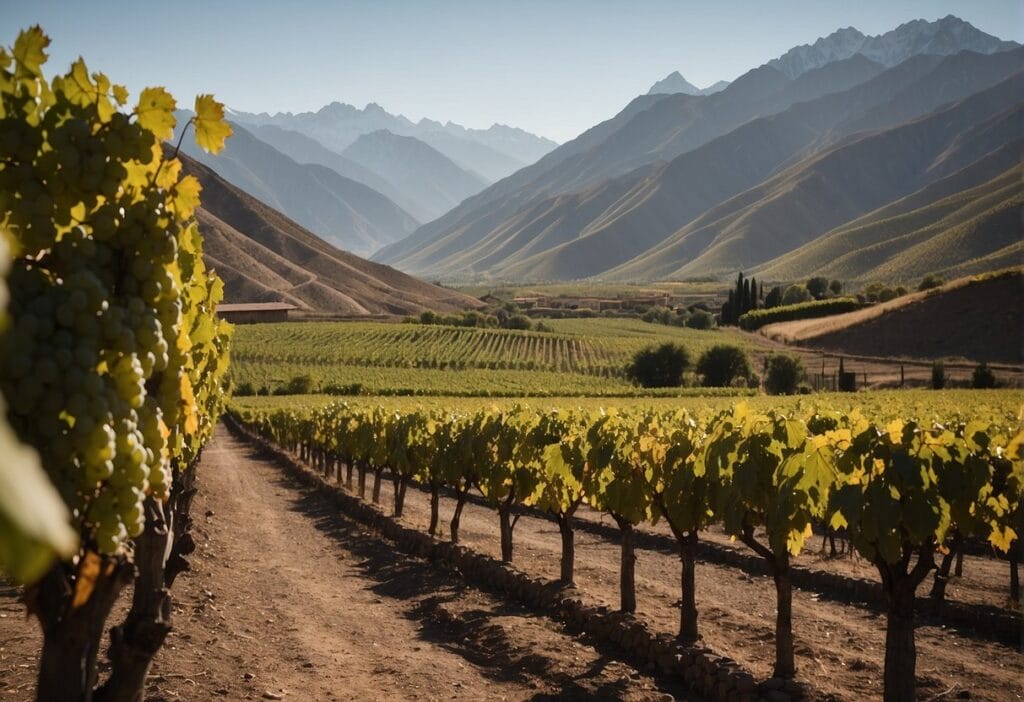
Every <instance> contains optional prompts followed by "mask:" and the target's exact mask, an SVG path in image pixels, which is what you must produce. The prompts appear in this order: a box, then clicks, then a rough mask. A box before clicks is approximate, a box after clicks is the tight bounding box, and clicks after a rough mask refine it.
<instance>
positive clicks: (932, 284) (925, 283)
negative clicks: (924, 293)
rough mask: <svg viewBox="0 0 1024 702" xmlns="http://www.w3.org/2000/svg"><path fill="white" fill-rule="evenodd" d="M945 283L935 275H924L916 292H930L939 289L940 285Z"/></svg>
mask: <svg viewBox="0 0 1024 702" xmlns="http://www.w3.org/2000/svg"><path fill="white" fill-rule="evenodd" d="M945 282H946V281H945V280H943V279H942V277H941V276H938V275H935V274H932V275H926V276H925V277H924V278H923V279H922V280H921V284H920V285H918V286H917V289H918V290H931V289H932V288H937V287H939V286H940V285H942V284H943V283H945Z"/></svg>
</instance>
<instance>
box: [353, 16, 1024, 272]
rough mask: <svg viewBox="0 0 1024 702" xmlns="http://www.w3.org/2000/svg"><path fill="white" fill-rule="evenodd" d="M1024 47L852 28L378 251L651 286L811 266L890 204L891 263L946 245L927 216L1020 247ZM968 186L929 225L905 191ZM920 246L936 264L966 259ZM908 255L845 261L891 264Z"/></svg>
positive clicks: (951, 32) (458, 267) (544, 163)
mask: <svg viewBox="0 0 1024 702" xmlns="http://www.w3.org/2000/svg"><path fill="white" fill-rule="evenodd" d="M1016 46H1017V45H1016V44H1013V43H1012V42H1002V41H1000V40H999V39H997V38H995V37H991V36H989V35H986V34H984V33H982V32H980V31H978V30H977V29H975V28H974V27H972V26H971V25H969V24H967V23H966V22H962V21H961V20H958V19H956V18H953V17H947V18H944V19H941V20H938V21H936V22H924V21H915V22H909V23H907V24H904V25H901V26H900V27H898V28H897V29H895V30H893V31H892V32H888V33H886V34H883V35H881V36H879V37H864V35H862V34H860V33H859V32H856V30H852V31H851V30H840V31H838V32H836V33H834V34H833V35H830V36H829V37H826V38H824V39H820V40H818V41H817V42H816V43H815V44H813V45H810V46H804V47H797V48H796V49H794V50H791V51H790V52H787V53H786V54H784V55H783V56H782V57H780V58H779V59H776V60H775V61H773V62H769V63H768V64H766V65H764V66H761V67H759V68H756V69H753V70H751V71H749V72H748V73H746V74H744V75H743V76H740V77H739V78H737V79H736V80H735V81H733V82H732V83H731V84H729V85H728V86H727V87H726V88H724V89H723V90H721V91H719V92H716V93H713V94H709V95H689V94H685V93H676V94H671V95H666V94H662V93H658V94H650V95H645V96H641V97H638V98H636V99H635V100H634V101H632V102H631V103H630V104H629V105H627V106H626V108H625V109H623V110H622V112H620V113H619V114H618V115H616V116H615V117H613V118H612V119H610V120H607V121H606V122H604V123H601V124H599V125H597V126H595V127H594V128H592V129H590V130H588V131H587V132H584V133H583V134H581V135H580V136H579V137H577V139H574V140H572V141H570V142H567V143H566V144H563V145H562V146H560V147H559V148H557V149H555V150H554V151H552V152H551V153H549V154H547V155H546V156H544V157H543V158H541V159H540V160H539V161H538V162H537V163H535V164H533V165H531V166H528V167H526V168H523V169H521V170H520V171H518V172H516V173H515V174H513V175H512V176H510V177H507V178H505V179H503V180H502V181H499V182H497V183H495V184H494V185H492V186H490V187H489V188H487V189H485V190H483V191H482V192H480V193H478V194H476V195H474V196H472V197H470V198H468V199H466V200H465V201H464V202H462V203H461V204H460V205H459V206H457V207H455V208H454V209H453V210H451V211H450V212H448V213H447V214H445V215H444V216H442V217H440V218H439V219H437V220H435V221H432V222H428V223H426V224H424V225H423V226H421V227H420V228H419V229H417V231H416V232H415V233H413V234H412V235H410V236H409V237H407V238H405V239H403V240H400V241H397V242H395V243H393V244H389V245H387V246H385V247H384V248H383V249H382V250H381V251H379V252H378V253H377V254H375V255H374V257H373V258H374V259H375V260H379V261H382V262H387V263H390V264H392V265H395V266H397V267H399V268H401V269H403V270H407V271H409V272H411V273H414V274H418V275H429V276H433V277H439V278H442V279H448V280H463V279H495V280H534V281H542V280H567V279H579V278H613V279H617V280H649V279H655V278H680V277H684V278H685V277H702V276H707V275H717V276H724V275H730V274H734V272H735V271H736V270H738V269H741V268H743V269H750V268H754V267H758V266H761V267H763V270H764V271H765V272H770V273H771V274H772V275H780V276H781V275H782V274H783V273H785V274H786V275H787V276H793V277H800V276H802V275H804V274H806V273H807V272H808V271H807V270H806V269H805V268H804V267H803V264H802V263H799V262H800V261H804V262H809V261H811V260H812V259H813V256H811V257H808V256H809V254H806V253H803V254H801V256H800V257H797V258H795V259H793V261H796V262H797V263H787V262H786V260H785V256H786V255H787V254H789V253H790V252H792V251H794V250H797V249H802V247H812V244H813V242H814V240H816V239H818V238H819V237H825V236H831V237H832V247H833V248H831V249H829V251H830V252H831V254H832V255H835V254H836V252H837V249H836V248H835V246H836V245H837V242H845V244H842V246H846V247H848V248H846V249H844V251H846V252H849V251H852V250H853V249H854V248H856V246H857V245H858V244H856V243H855V242H857V241H863V239H861V240H858V239H857V238H856V237H854V236H851V235H849V233H848V232H849V231H853V230H856V231H861V230H862V228H863V227H864V226H867V225H868V224H869V223H870V222H868V221H864V220H862V218H864V217H867V216H869V215H870V214H871V213H872V212H873V211H875V210H877V209H880V208H883V209H884V208H886V207H890V206H891V207H892V208H893V209H892V211H891V212H890V216H889V217H884V218H883V219H884V220H885V221H886V227H895V229H891V231H892V236H893V237H894V238H895V239H897V240H898V241H900V242H902V243H900V244H898V245H895V246H893V247H890V249H887V251H888V253H887V254H886V255H887V256H888V257H889V260H890V261H898V260H900V259H899V253H898V251H899V250H901V247H902V248H906V249H908V250H909V248H910V247H911V246H917V247H924V248H927V247H928V246H929V245H930V244H928V243H927V242H928V241H931V240H932V238H933V237H927V236H925V237H924V238H922V236H921V235H918V236H909V235H910V234H912V231H913V230H912V229H910V228H911V227H913V226H914V225H915V223H921V222H926V221H927V222H929V223H930V224H929V226H930V227H931V229H930V230H929V231H932V232H933V233H935V234H938V233H939V230H942V231H949V229H948V228H947V229H943V226H944V225H943V223H945V224H948V225H949V227H956V228H958V232H959V233H958V234H956V235H955V236H953V235H950V236H951V237H952V238H951V239H950V240H953V239H955V240H956V241H958V242H959V244H958V247H957V248H955V249H952V251H955V252H958V255H959V254H960V253H962V254H963V255H965V256H970V257H971V258H972V259H974V260H977V261H979V262H981V261H986V260H987V261H989V262H995V261H997V260H998V261H1007V260H1012V259H1013V256H1014V255H1018V256H1019V248H1017V249H1014V248H1013V242H1008V241H1007V237H1008V236H1013V235H1016V236H1017V237H1019V232H1020V229H1019V224H1018V226H1017V227H1011V228H1010V229H1009V230H1008V231H1009V233H1008V234H1007V230H1006V225H1007V223H1008V222H1009V221H1010V218H1011V217H1010V214H1007V213H1008V212H1011V213H1012V211H1013V208H1014V207H1015V205H1014V204H1013V203H1014V202H1015V200H1014V194H1013V193H1012V192H1010V191H1012V186H1007V185H1006V184H1007V183H1010V182H1012V176H1010V175H1008V174H1007V172H1008V171H1009V170H1010V169H1012V168H1013V167H1014V166H1016V165H1017V164H1018V163H1019V162H1020V155H1021V148H1022V147H1021V140H1022V139H1024V134H1022V131H1024V119H1022V115H1021V114H1020V107H1021V96H1022V95H1024V89H1022V88H1024V86H1021V84H1020V80H1021V78H1020V71H1021V68H1022V66H1024V51H1022V50H1021V49H1019V48H1015V47H1016ZM798 59H799V60H798ZM773 64H774V65H773ZM680 78H681V76H680ZM691 87H692V86H691ZM1000 178H1002V180H1000ZM1007 179H1009V180H1007ZM1000 184H1002V185H1003V186H1004V187H1000ZM976 188H980V190H977V191H975V190H974V189H976ZM1007 188H1009V190H1008V189H1007ZM959 192H973V193H974V194H975V195H976V196H977V197H982V194H985V195H986V197H989V200H988V202H990V204H991V205H992V206H991V207H988V208H985V209H984V210H978V211H975V210H972V209H971V208H969V207H968V208H967V209H964V208H963V207H960V208H959V209H958V208H957V207H956V206H955V204H954V203H945V204H944V205H942V206H941V207H939V208H938V209H936V210H934V211H933V212H932V214H931V215H930V217H924V218H922V219H917V220H915V219H914V218H908V217H903V216H902V215H905V214H906V213H907V210H905V207H909V206H910V205H909V204H904V205H897V204H896V203H897V202H898V201H901V200H906V201H907V202H913V203H914V208H915V209H921V208H926V209H927V208H929V207H930V206H931V205H933V204H937V203H939V202H940V201H941V200H944V199H945V198H949V197H951V196H954V195H956V193H959ZM992 198H995V199H996V201H994V200H992ZM1000 198H1001V199H1000ZM997 201H998V202H997ZM950 208H953V209H952V210H951V209H950ZM1017 209H1018V211H1019V206H1018V207H1017ZM954 211H957V212H959V214H958V215H953V214H952V213H953V212H954ZM971 212H973V214H972V215H971V216H968V215H969V213H971ZM943 213H945V214H943ZM951 216H952V219H950V217H951ZM978 217H980V219H978ZM859 220H860V221H859ZM850 228H852V229H850ZM995 230H999V231H1000V232H1001V234H1000V235H999V236H992V232H993V231H995ZM873 231H874V235H873V236H875V237H876V238H877V237H878V233H879V232H880V231H881V229H880V228H878V227H875V229H874V230H873ZM934 240H935V242H936V243H935V244H934V246H936V247H938V246H940V244H939V243H938V242H939V241H940V238H935V239H934ZM876 243H877V242H876ZM1007 246H1009V247H1010V248H1008V249H1007V248H1006V247H1007ZM1015 251H1016V252H1017V253H1014V252H1015ZM907 255H910V254H907ZM914 255H915V256H916V258H915V260H916V261H931V263H929V264H928V265H929V266H935V267H936V268H935V270H939V269H943V268H947V269H951V270H952V268H951V266H953V267H955V265H957V264H958V263H964V261H958V260H950V261H939V260H937V259H935V257H929V256H924V255H923V253H922V250H921V249H920V248H919V249H917V250H916V253H915V254H914ZM814 260H817V259H814ZM892 265H895V264H892ZM892 265H890V266H889V267H888V268H887V267H886V266H885V265H883V263H876V264H875V265H869V264H868V263H867V262H866V261H861V262H860V263H857V264H853V263H852V262H851V264H850V265H849V267H848V268H846V269H845V270H846V271H847V273H846V275H848V276H849V277H851V278H853V277H857V278H871V277H873V276H890V275H891V274H892V271H893V270H894V269H893V267H892ZM979 265H982V266H984V265H987V264H984V263H979ZM913 270H915V271H919V270H920V266H918V267H917V268H913ZM759 277H760V276H759Z"/></svg>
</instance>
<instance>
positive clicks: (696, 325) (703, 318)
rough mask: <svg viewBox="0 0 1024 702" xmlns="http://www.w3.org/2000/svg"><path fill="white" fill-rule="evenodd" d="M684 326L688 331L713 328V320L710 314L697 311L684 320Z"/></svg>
mask: <svg viewBox="0 0 1024 702" xmlns="http://www.w3.org/2000/svg"><path fill="white" fill-rule="evenodd" d="M686 326H688V327H689V328H690V329H710V328H711V327H713V326H715V318H714V317H713V316H712V315H711V313H710V312H705V311H704V310H697V311H696V312H694V313H693V314H691V315H690V316H689V317H687V318H686Z"/></svg>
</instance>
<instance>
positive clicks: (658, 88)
mask: <svg viewBox="0 0 1024 702" xmlns="http://www.w3.org/2000/svg"><path fill="white" fill-rule="evenodd" d="M728 85H729V81H727V80H720V81H717V82H715V83H713V84H711V85H709V86H708V87H706V88H698V87H697V86H696V85H694V84H693V83H691V82H690V81H688V80H686V79H685V78H683V76H682V74H680V73H679V71H672V72H671V73H669V74H668V75H667V76H665V77H664V78H662V79H661V80H659V81H658V82H657V83H655V84H654V85H652V86H651V89H650V90H648V91H647V94H648V95H659V94H664V95H674V94H675V93H683V94H684V95H711V94H712V93H717V92H720V91H722V90H724V89H725V88H726V87H728Z"/></svg>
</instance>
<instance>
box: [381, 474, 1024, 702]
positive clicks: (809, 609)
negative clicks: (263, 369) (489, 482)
mask: <svg viewBox="0 0 1024 702" xmlns="http://www.w3.org/2000/svg"><path fill="white" fill-rule="evenodd" d="M368 482H370V481H368ZM369 494H370V491H369V487H368V490H367V495H369ZM391 499H392V495H391V492H390V483H389V482H388V481H384V483H383V488H382V491H381V502H382V505H384V506H385V510H386V511H387V508H388V506H390V504H391ZM454 504H455V502H454V500H453V499H450V498H447V497H444V498H442V500H441V516H442V520H441V523H442V525H443V527H444V529H443V531H444V534H443V535H442V536H446V535H447V531H448V524H447V521H448V520H450V518H451V514H452V512H453V510H454ZM429 516H430V512H429V496H428V495H427V494H426V493H425V492H422V491H420V490H413V489H410V491H409V493H408V495H407V499H406V504H405V516H404V517H403V518H402V520H401V522H402V523H403V524H405V525H407V526H412V527H416V528H418V529H422V530H425V529H426V528H427V525H428V523H429ZM582 518H584V519H588V520H601V516H600V515H598V514H596V513H593V512H591V513H589V514H587V513H584V514H583V515H582ZM604 523H606V524H607V525H609V526H612V527H614V523H613V522H612V521H611V519H610V518H607V517H605V518H604ZM654 530H655V531H662V533H665V532H664V528H663V527H655V528H654ZM709 537H710V538H711V539H712V540H714V541H716V542H718V543H720V544H728V543H729V541H728V537H725V536H724V535H722V534H712V535H709ZM459 542H460V543H461V544H464V545H466V546H469V547H471V548H473V549H475V550H477V551H479V552H482V553H486V554H488V555H490V556H492V557H494V558H500V555H501V553H500V551H501V549H500V542H499V539H498V516H497V512H496V511H494V510H490V509H488V508H487V507H486V506H483V505H479V504H473V503H468V504H467V505H466V507H465V510H464V512H463V515H462V522H461V526H460V529H459ZM514 544H515V550H514V565H515V566H516V567H517V568H519V569H520V570H523V571H525V572H527V573H529V574H530V575H532V576H539V577H544V578H548V579H551V580H554V579H557V578H558V576H559V555H560V553H561V538H560V534H559V531H558V527H557V525H556V524H555V523H553V522H551V521H548V520H546V519H542V518H538V517H533V516H523V517H522V518H521V519H520V520H519V522H518V524H517V526H516V527H515V533H514ZM815 545H817V544H815ZM732 546H733V547H736V548H741V546H740V545H739V544H733V545H732ZM637 556H638V560H637V565H636V587H637V609H638V612H637V614H638V616H639V618H640V619H642V620H644V621H645V622H646V623H647V625H648V627H649V628H650V629H651V630H653V631H655V632H665V633H670V634H674V633H676V632H677V631H678V626H679V610H678V604H677V602H678V599H679V594H680V575H681V573H680V571H681V567H680V561H679V558H678V556H677V555H676V553H675V552H674V551H673V550H670V549H650V548H638V549H637ZM797 562H798V563H800V564H801V565H811V566H812V567H819V568H823V569H829V570H835V571H840V572H846V573H847V574H850V575H857V576H858V577H866V578H868V577H870V578H872V579H875V580H877V575H875V574H873V573H872V570H871V567H870V565H868V564H866V563H864V562H862V561H856V560H854V559H849V560H844V561H826V560H824V559H820V558H818V557H816V556H805V557H803V558H801V559H798V561H797ZM618 568H619V546H618V544H617V543H616V542H615V540H614V539H609V538H606V537H604V536H601V535H599V534H595V533H594V532H593V531H591V530H584V529H577V530H576V584H577V586H578V587H579V589H580V590H581V591H582V592H583V593H584V594H585V595H586V599H587V601H588V603H590V604H594V605H607V606H609V607H610V608H613V609H614V608H617V607H618V603H619V590H618V586H619V570H618ZM964 573H965V576H964V578H963V579H960V580H953V582H952V583H951V585H950V587H949V590H948V592H947V594H948V595H949V596H950V597H951V599H957V600H961V601H964V602H973V603H980V604H991V605H996V604H998V605H999V606H1005V605H1006V601H1005V600H1006V597H1005V593H1007V592H1008V583H1009V571H1008V566H1007V565H1006V564H1005V563H1003V562H1000V561H996V560H994V559H985V558H975V557H971V556H968V557H967V559H966V562H965V566H964ZM696 578H697V580H696V587H697V608H698V610H699V615H700V630H701V636H702V638H703V643H704V645H706V646H708V647H710V648H711V649H712V650H714V651H715V652H716V653H718V654H719V655H724V656H728V657H729V658H732V659H734V660H736V661H738V662H739V663H740V664H741V665H743V666H744V667H745V668H746V669H747V670H749V671H750V672H751V673H753V674H754V676H755V678H757V679H766V678H768V677H770V676H771V672H772V665H773V662H774V627H775V589H774V584H773V582H772V580H771V578H770V577H760V576H750V575H747V574H746V573H744V572H742V571H740V570H738V569H736V568H733V567H729V566H722V565H716V564H713V563H699V564H698V566H697V573H696ZM930 582H931V581H930V580H926V581H925V583H924V584H923V585H922V588H921V592H919V594H925V593H926V588H929V587H930ZM793 628H794V634H795V641H796V661H797V678H798V680H800V681H802V682H805V683H807V684H808V685H809V687H810V688H811V690H812V696H813V697H815V698H819V699H834V700H850V701H851V702H852V701H856V700H870V699H875V700H880V699H881V697H882V694H881V693H882V671H883V667H884V655H885V616H884V613H882V612H880V611H879V610H878V609H877V608H875V607H871V606H868V605H867V604H866V603H858V602H853V603H843V602H838V601H831V600H828V599H825V598H822V597H821V596H820V595H819V594H817V593H814V592H807V591H801V590H799V589H795V591H794V593H793ZM917 651H918V664H917V677H918V698H919V699H920V700H931V699H932V698H934V697H935V696H936V695H940V694H941V693H948V694H946V695H945V696H944V697H947V698H948V697H955V698H957V699H975V700H993V701H995V700H1019V699H1024V650H1021V649H1019V648H1015V647H1013V646H1006V645H1003V644H1000V643H996V642H994V641H990V640H986V639H985V638H984V637H983V636H971V635H969V634H967V633H965V632H961V631H957V630H954V629H951V628H947V627H944V626H942V625H941V624H937V623H930V622H929V623H924V624H922V625H920V626H919V627H918V629H917ZM939 699H943V697H940V698H939Z"/></svg>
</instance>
